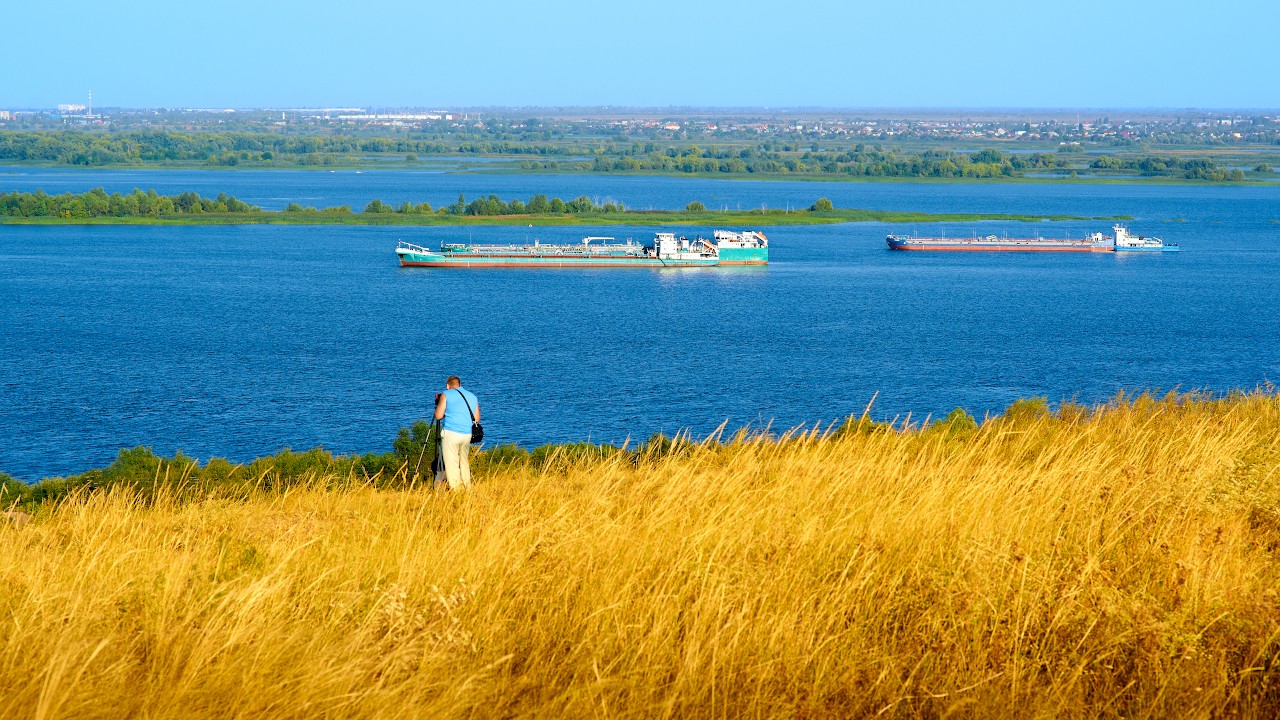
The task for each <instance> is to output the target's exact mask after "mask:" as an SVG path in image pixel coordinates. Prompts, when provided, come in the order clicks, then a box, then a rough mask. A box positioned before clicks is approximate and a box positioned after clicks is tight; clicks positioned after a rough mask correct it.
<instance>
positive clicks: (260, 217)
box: [0, 209, 1133, 227]
mask: <svg viewBox="0 0 1280 720" xmlns="http://www.w3.org/2000/svg"><path fill="white" fill-rule="evenodd" d="M1132 219H1133V218H1132V217H1129V216H1127V215H1115V216H1106V217H1086V216H1081V215H1016V214H1007V213H921V212H901V211H895V210H841V209H837V210H831V211H827V212H810V211H808V210H790V211H788V210H768V211H763V212H762V211H745V212H738V211H730V212H719V211H705V212H683V211H670V212H664V211H626V212H622V213H608V214H591V215H440V214H435V213H432V214H427V215H398V214H392V213H378V214H375V213H350V214H329V213H325V212H279V211H269V210H261V211H256V212H252V213H205V214H201V215H179V216H167V217H96V218H57V217H8V216H0V225H356V226H402V227H449V226H461V227H467V226H536V227H545V226H573V225H582V226H597V225H622V226H628V225H638V226H653V225H659V226H665V225H685V226H692V227H711V226H721V227H723V226H743V227H763V226H780V225H781V226H785V225H830V224H839V223H856V222H883V223H909V222H914V223H933V222H975V221H1006V222H1009V221H1011V222H1043V221H1086V220H1096V221H1106V222H1111V221H1118V220H1119V221H1129V220H1132Z"/></svg>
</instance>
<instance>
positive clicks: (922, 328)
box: [0, 169, 1280, 480]
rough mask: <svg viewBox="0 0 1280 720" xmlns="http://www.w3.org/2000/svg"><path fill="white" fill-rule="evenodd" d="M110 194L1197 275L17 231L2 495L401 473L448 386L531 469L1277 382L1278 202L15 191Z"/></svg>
mask: <svg viewBox="0 0 1280 720" xmlns="http://www.w3.org/2000/svg"><path fill="white" fill-rule="evenodd" d="M116 175H119V176H121V177H120V178H119V179H113V178H116ZM96 185H102V186H105V187H107V189H108V190H114V189H122V190H129V189H131V188H132V187H133V186H135V185H136V186H139V187H143V188H151V187H155V188H157V189H158V190H159V191H161V192H165V193H168V192H178V191H182V190H187V189H196V190H198V191H201V192H203V193H205V194H216V193H217V192H223V191H226V192H231V193H234V194H236V195H237V196H239V197H242V198H243V199H245V200H248V201H250V202H259V203H260V204H263V205H269V204H270V203H267V202H266V201H265V200H264V198H267V197H271V198H277V199H278V200H277V201H274V202H275V204H276V205H283V204H284V203H285V202H290V201H293V200H299V201H303V202H307V203H308V204H322V205H331V204H351V205H353V206H354V205H363V203H364V202H367V201H368V200H369V199H372V198H373V197H381V198H382V199H384V200H387V199H390V200H393V201H394V200H398V199H409V200H414V201H421V200H424V199H425V200H428V201H431V202H433V203H439V202H449V201H452V200H453V199H456V196H457V193H458V192H459V191H460V190H461V191H463V192H466V193H467V194H468V196H473V195H478V194H482V193H484V194H487V192H489V191H490V190H492V191H493V192H497V193H498V194H500V195H502V196H503V197H511V196H520V197H527V196H528V195H531V194H533V193H535V192H546V193H548V194H551V195H560V196H561V197H572V196H576V195H580V194H586V195H588V196H592V197H600V198H608V199H614V200H622V201H624V202H626V203H627V204H628V205H630V206H632V207H647V206H650V207H672V206H678V205H683V204H684V203H685V202H688V201H689V200H691V199H701V200H703V201H704V202H707V204H708V205H719V204H727V205H729V206H730V207H735V206H736V205H737V204H738V203H739V202H741V204H742V206H743V207H754V206H758V205H759V204H761V203H767V204H768V205H769V206H770V207H785V206H786V205H787V204H788V203H790V204H792V205H793V206H796V205H807V204H808V203H811V202H812V201H813V199H814V198H816V197H818V196H819V195H825V196H827V197H829V198H831V199H832V200H833V201H834V202H835V204H836V205H837V206H845V207H850V206H852V207H872V208H892V209H904V210H928V211H938V212H970V211H1000V212H1018V213H1037V214H1039V213H1069V214H1075V215H1113V214H1125V215H1133V216H1135V218H1136V219H1135V220H1134V221H1132V222H1131V223H1130V225H1131V227H1132V228H1133V229H1135V230H1138V231H1141V232H1144V233H1146V234H1155V235H1160V236H1163V237H1164V238H1165V239H1166V241H1171V242H1176V243H1179V244H1181V246H1182V248H1183V252H1181V253H1177V254H1149V255H1148V254H1142V255H1137V254H1134V255H1119V256H1116V255H1092V254H1088V255H1075V254H1047V255H1020V254H957V255H952V254H930V253H891V252H889V251H887V250H886V249H885V246H884V235H885V233H886V232H901V231H913V230H918V231H930V232H939V231H942V230H943V229H944V228H941V227H938V226H928V225H904V226H898V225H886V224H849V225H837V226H812V227H799V228H766V232H767V233H768V235H769V238H770V241H771V243H772V248H771V252H772V260H773V262H772V263H771V264H770V265H769V266H768V267H767V268H718V269H685V270H607V269H595V270H591V269H572V270H541V271H539V270H472V271H457V270H452V271H450V270H444V271H441V270H431V269H401V268H398V267H397V266H396V261H395V256H394V254H393V252H392V249H393V248H394V245H395V242H396V240H397V239H400V238H403V239H407V240H413V241H415V242H420V243H425V244H435V243H436V242H438V241H439V240H441V239H445V238H448V239H465V237H470V238H471V239H473V240H476V241H499V240H516V241H524V240H525V239H526V238H528V239H532V238H533V237H538V238H539V239H541V240H543V241H546V242H552V241H569V242H572V241H575V240H576V239H578V238H579V237H581V236H582V235H583V234H603V235H619V236H623V237H625V236H628V235H631V236H635V237H637V238H647V237H648V235H649V233H650V232H651V231H652V230H653V229H654V228H608V227H599V228H588V227H583V228H568V229H558V228H519V227H516V228H476V229H461V230H460V229H453V228H426V229H419V228H362V227H285V226H248V227H22V226H0V470H4V471H6V472H8V473H10V474H13V475H15V476H17V477H20V478H22V479H26V480H35V479H38V478H40V477H44V476H49V475H55V474H65V473H71V472H79V471H83V470H85V469H88V468H91V467H100V466H103V465H105V464H107V463H109V462H110V461H111V460H112V459H113V458H114V456H115V454H116V452H117V450H118V449H119V448H121V447H131V446H133V445H150V446H152V447H153V448H154V449H155V450H156V452H160V453H165V454H169V453H172V452H173V451H174V450H176V449H179V448H181V449H182V450H183V451H184V452H186V453H187V454H189V455H192V456H195V457H199V458H201V459H208V458H209V457H213V456H222V457H228V458H231V459H233V460H247V459H251V458H253V457H256V456H259V455H263V454H267V453H272V452H274V451H276V450H278V449H279V448H281V447H284V446H291V447H293V448H307V447H312V446H315V445H317V444H321V445H323V446H325V447H326V448H328V449H330V450H333V451H335V452H364V451H384V450H387V449H389V445H390V441H391V439H392V438H393V437H394V435H395V432H396V429H397V428H398V427H400V426H402V425H407V424H408V423H409V422H411V421H412V420H414V419H415V418H419V417H423V416H425V415H426V414H428V413H429V408H430V405H431V399H432V396H433V394H434V392H435V391H436V390H438V389H439V388H440V387H441V386H442V385H443V381H444V378H445V377H446V376H447V375H449V374H454V373H456V374H458V375H461V376H462V378H463V380H464V382H465V384H466V386H467V387H469V388H471V389H472V390H474V391H475V392H476V393H477V394H478V395H479V396H480V399H481V403H482V405H483V407H484V414H485V421H486V422H485V426H486V430H487V439H488V440H489V441H490V442H518V443H520V444H523V445H526V446H532V445H536V444H540V443H544V442H561V441H571V440H585V439H591V440H594V441H600V442H621V441H623V440H625V439H627V438H628V437H629V438H631V439H632V440H633V441H635V440H642V439H644V438H646V437H648V436H649V435H650V434H652V433H654V432H659V431H663V432H667V433H671V432H674V431H677V430H680V429H683V428H688V429H690V430H691V431H692V432H693V433H694V434H695V435H703V434H706V433H708V432H710V431H712V430H713V429H714V428H715V427H716V426H718V425H719V424H720V423H722V422H725V421H727V422H728V424H729V427H731V428H735V427H740V426H744V425H748V424H750V425H761V424H765V423H769V422H772V424H773V427H774V428H787V427H791V426H794V425H798V424H800V423H813V422H820V421H831V420H834V419H836V418H839V417H842V416H846V415H849V414H851V413H854V414H856V413H861V412H862V410H863V408H864V407H865V406H866V405H867V403H868V401H869V400H870V399H871V398H872V396H873V395H874V394H876V393H879V394H878V396H877V397H876V401H875V406H874V409H873V415H875V416H876V417H878V418H886V419H888V418H893V417H895V416H905V415H906V414H907V413H911V414H912V417H913V418H916V419H922V418H923V417H925V416H926V415H928V414H933V415H935V416H936V415H938V414H941V413H945V412H947V411H949V410H950V409H951V408H953V407H956V406H963V407H966V408H968V409H969V410H970V411H971V412H973V413H974V414H976V415H978V416H979V417H981V416H982V415H983V414H984V413H988V412H998V411H1000V410H1001V409H1003V408H1004V407H1005V406H1007V405H1008V403H1009V402H1011V401H1013V400H1015V399H1017V398H1020V397H1028V396H1035V395H1043V396H1047V397H1048V398H1050V400H1052V401H1058V400H1061V399H1064V398H1068V399H1075V400H1077V401H1080V402H1090V403H1092V402H1101V401H1105V400H1106V399H1107V398H1109V397H1111V396H1113V395H1114V394H1115V393H1116V392H1118V391H1120V390H1129V391H1132V390H1141V389H1148V388H1159V389H1171V388H1175V387H1177V388H1182V389H1210V390H1216V391H1224V390H1228V389H1232V388H1253V387H1256V386H1258V385H1259V384H1264V383H1267V382H1271V381H1274V380H1276V379H1277V378H1278V377H1280V349H1277V344H1276V340H1275V338H1277V337H1280V316H1278V315H1277V313H1276V308H1277V306H1280V189H1277V188H1207V187H1160V186H1123V185H1107V186H1088V185H994V184H991V185H988V184H983V185H926V184H911V183H901V184H890V183H857V184H852V183H850V184H817V183H806V182H789V183H784V182H770V183H746V182H732V181H723V182H722V181H698V180H676V179H655V178H609V177H603V178H601V177H582V176H551V177H545V176H512V175H496V176H481V175H447V174H432V173H400V172H376V173H372V172H366V173H363V174H361V175H355V174H354V173H346V174H340V173H333V174H329V173H315V172H272V173H266V172H262V173H257V172H235V173H228V172H218V171H207V172H204V171H176V172H170V171H148V172H136V171H131V172H123V173H112V172H99V171H91V172H81V173H73V172H68V171H50V170H27V169H21V170H13V169H0V190H3V189H19V190H34V189H36V188H37V187H41V188H44V189H45V190H46V191H48V192H62V191H67V190H70V191H73V192H79V191H83V190H85V189H88V188H90V187H93V186H96ZM393 192H397V193H400V194H399V195H393V194H392V193H393ZM292 193H296V194H292ZM451 196H452V197H451ZM1106 229H1108V228H1107V224H1106V223H1103V222H1062V223H1042V224H1038V225H1026V224H1021V223H998V222H987V223H967V224H955V225H954V226H952V225H948V226H946V227H945V231H946V232H947V233H948V234H957V235H960V234H962V235H968V234H970V233H971V232H975V231H976V232H979V233H982V234H988V233H1003V232H1006V231H1007V232H1009V233H1010V234H1011V235H1013V234H1018V235H1022V234H1028V233H1039V234H1044V235H1050V236H1060V235H1072V236H1076V237H1078V236H1080V235H1083V234H1084V233H1085V232H1088V231H1093V230H1106Z"/></svg>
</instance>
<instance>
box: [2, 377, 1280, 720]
mask: <svg viewBox="0 0 1280 720" xmlns="http://www.w3.org/2000/svg"><path fill="white" fill-rule="evenodd" d="M1277 438H1280V398H1277V397H1276V396H1275V395H1271V394H1265V393H1259V394H1252V395H1240V396H1233V397H1229V398H1210V397H1202V396H1195V395H1190V396H1188V395H1169V396H1166V397H1162V398H1156V397H1150V396H1141V397H1137V398H1131V399H1126V398H1118V399H1117V400H1116V401H1114V402H1112V403H1110V404H1108V405H1106V406H1103V407H1098V408H1085V407H1080V406H1075V405H1064V406H1063V407H1061V408H1060V409H1059V410H1057V411H1054V412H1050V411H1049V409H1048V408H1047V406H1046V405H1045V404H1044V403H1043V402H1042V401H1024V402H1019V403H1016V404H1015V405H1014V406H1012V407H1010V408H1009V410H1008V411H1007V412H1006V413H1005V414H1004V415H1003V416H1001V417H996V418H991V419H988V420H986V421H984V422H982V423H977V422H975V421H974V419H973V418H971V417H969V416H968V415H967V414H965V413H963V412H962V411H957V412H955V413H953V414H952V415H950V416H948V417H947V418H946V419H944V420H943V421H941V422H933V423H927V424H924V425H919V424H916V425H911V426H905V427H904V426H901V425H898V426H890V425H884V424H879V423H873V422H870V421H869V420H868V419H866V418H863V419H861V420H858V419H851V420H850V421H849V422H848V423H845V424H844V425H841V426H838V427H835V428H832V429H830V430H828V431H825V432H823V431H816V430H815V431H811V432H804V431H796V432H792V433H788V434H785V435H783V436H781V437H766V436H752V435H750V434H739V435H737V436H735V437H733V438H726V439H724V440H723V441H713V442H703V443H687V442H673V441H670V440H667V439H664V438H656V439H655V440H654V441H651V442H650V443H648V444H646V445H645V446H644V447H643V448H639V449H638V451H634V452H633V451H629V450H626V449H618V448H609V447H605V446H570V447H560V448H550V449H544V450H540V451H539V452H535V453H532V454H530V453H525V452H523V451H518V450H516V449H512V448H498V449H495V450H492V451H487V452H484V453H482V454H481V456H480V458H479V459H478V461H477V477H478V482H477V485H476V487H475V488H474V489H473V490H472V491H470V492H469V493H467V494H464V495H460V494H449V493H445V492H438V491H433V490H431V489H428V488H427V487H424V486H423V485H421V484H419V483H416V482H413V479H414V474H413V472H412V469H411V468H412V463H411V462H410V461H409V458H408V453H409V452H412V450H413V447H412V443H413V442H416V441H419V440H423V439H424V438H422V437H420V436H419V435H417V434H415V433H414V432H408V431H406V433H405V434H403V435H402V437H401V438H400V441H404V442H403V443H402V445H401V446H397V452H400V453H403V454H404V462H401V463H400V464H399V465H398V466H396V467H388V468H380V469H377V470H374V471H373V473H372V475H369V474H367V473H366V471H365V470H367V468H366V469H360V468H358V467H357V466H356V465H355V464H353V463H352V462H350V459H347V461H346V464H345V465H343V464H340V463H338V459H336V458H332V457H326V454H325V453H323V452H322V451H313V453H312V454H311V456H310V459H306V457H305V456H306V454H290V455H289V456H287V457H286V456H284V455H282V456H278V457H277V458H276V459H274V460H271V459H264V460H262V461H258V463H255V464H252V465H248V466H237V465H232V464H230V463H227V462H225V461H216V460H215V461H210V462H208V463H206V464H203V465H202V464H199V463H195V462H194V461H192V460H190V459H186V458H170V459H163V460H162V459H159V458H155V457H154V456H151V455H150V453H147V452H134V451H126V452H124V453H122V455H121V460H120V461H118V462H117V464H116V465H113V466H112V468H108V469H107V470H104V471H101V472H100V473H99V474H98V475H97V476H95V477H94V478H93V479H92V481H91V482H85V483H81V484H79V485H76V486H75V487H69V486H68V487H63V488H62V490H61V491H60V492H57V493H50V494H47V495H46V496H45V498H44V499H43V500H42V501H36V500H35V498H33V497H31V496H30V495H27V496H25V498H15V499H23V500H24V501H25V504H23V505H21V507H23V508H25V509H26V510H28V511H30V512H31V513H32V514H31V515H30V516H28V515H16V514H14V515H12V516H11V518H12V521H11V522H0V543H2V544H3V547H5V548H6V550H7V552H5V553H4V554H3V555H2V556H0V577H2V578H3V579H4V582H3V583H2V584H0V608H4V613H5V617H6V623H5V629H4V639H5V642H4V643H3V644H0V683H3V686H4V687H5V688H6V690H5V701H6V707H7V712H8V713H9V714H15V715H16V714H28V713H32V712H34V713H37V714H40V715H42V716H46V717H52V716H60V717H81V716H93V717H99V718H113V717H138V716H147V717H177V716H183V717H228V716H232V715H236V716H253V717H279V718H293V717H297V718H303V717H308V718H309V717H328V718H344V717H371V716H377V717H458V716H470V717H512V716H526V717H587V716H597V715H599V716H618V717H636V718H642V717H643V718H648V717H654V716H663V717H709V716H716V717H721V716H724V717H744V716H745V717H755V716H770V717H885V718H926V717H945V716H957V717H968V718H987V717H990V718H1004V717H1011V716H1022V717H1060V718H1076V717H1079V718H1085V717H1099V716H1107V717H1113V716H1114V717H1232V716H1235V717H1274V716H1276V715H1277V713H1278V712H1280V684H1277V682H1276V679H1275V668H1276V667H1277V663H1280V600H1278V596H1277V591H1278V589H1280V555H1278V554H1277V553H1278V552H1280V550H1278V549H1280V482H1277V481H1278V480H1280V442H1277ZM48 482H53V481H46V483H48ZM64 482H66V480H65V479H64ZM5 487H6V489H7V490H8V491H10V492H11V493H12V492H18V493H25V492H27V491H25V490H22V489H21V488H17V487H16V484H14V483H6V484H5ZM8 497H11V498H13V497H14V495H12V494H10V495H9V496H8Z"/></svg>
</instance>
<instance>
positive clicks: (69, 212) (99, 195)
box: [0, 188, 261, 219]
mask: <svg viewBox="0 0 1280 720" xmlns="http://www.w3.org/2000/svg"><path fill="white" fill-rule="evenodd" d="M260 211H261V208H259V207H257V206H256V205H249V204H248V203H245V202H241V201H240V200H237V199H236V198H235V197H234V196H232V195H227V194H226V193H220V194H219V195H218V197H216V198H212V199H210V198H206V197H201V196H200V195H198V194H196V193H193V192H184V193H181V194H178V195H168V196H165V195H159V194H157V193H156V191H155V190H148V191H146V192H143V191H142V190H139V189H138V188H134V189H133V192H131V193H129V194H128V195H121V194H120V193H118V192H117V193H111V194H110V195H108V194H107V193H106V191H104V190H103V189H102V188H94V189H92V190H90V191H89V192H87V193H82V194H80V195H72V194H71V193H65V194H62V195H48V194H46V193H45V192H44V191H43V190H37V191H35V192H34V193H25V192H21V193H20V192H11V193H0V216H8V217H60V218H66V219H76V218H95V217H166V216H174V215H200V214H204V213H251V212H260Z"/></svg>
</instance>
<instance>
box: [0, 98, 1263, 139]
mask: <svg viewBox="0 0 1280 720" xmlns="http://www.w3.org/2000/svg"><path fill="white" fill-rule="evenodd" d="M77 127H79V128H84V129H91V128H94V127H101V128H105V129H109V130H115V131H129V130H146V129H159V130H196V131H210V132H225V131H243V132H286V133H288V132H298V133H317V132H325V131H329V132H354V133H382V134H385V133H434V134H456V133H459V132H476V131H479V132H482V133H484V134H485V135H486V136H487V137H489V138H491V139H509V140H551V139H557V138H568V137H597V138H601V139H608V140H615V141H616V140H630V139H637V140H671V141H681V140H702V141H715V140H718V139H724V140H743V139H751V138H787V139H794V138H817V139H822V138H829V139H833V140H839V139H864V140H875V141H894V142H910V141H923V142H929V141H946V142H956V141H959V142H969V143H975V142H984V141H992V142H1000V143H1002V144H1003V143H1017V142H1023V143H1028V144H1033V145H1040V146H1043V145H1047V144H1071V143H1091V144H1101V145H1109V146H1113V147H1125V146H1135V145H1143V144H1154V145H1203V144H1216V145H1223V144H1262V145H1276V144H1280V111H1277V112H1270V113H1264V112H1240V111H1230V112H1229V111H1211V110H1195V111H1192V110H1187V111H1172V110H1170V111H1121V110H1097V111H1077V110H1060V111H1048V110H1026V111H1018V110H1006V111H1000V110H981V111H979V110H973V111H966V110H945V111H944V110H806V109H796V110H769V109H749V108H746V109H732V110H726V109H698V108H689V109H668V110H655V109H645V108H636V109H621V108H572V109H561V108H532V109H526V108H490V109H480V110H475V109H470V110H468V109H380V108H365V107H343V108H285V109H248V110H246V109H207V108H179V109H145V110H138V109H125V108H101V109H96V110H95V109H94V108H93V106H92V104H91V103H86V104H78V103H68V104H62V105H58V106H57V107H54V108H48V109H29V110H0V129H6V130H56V129H67V128H77Z"/></svg>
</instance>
